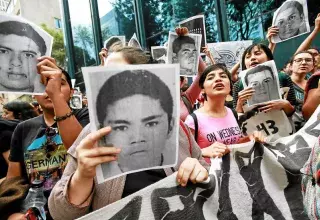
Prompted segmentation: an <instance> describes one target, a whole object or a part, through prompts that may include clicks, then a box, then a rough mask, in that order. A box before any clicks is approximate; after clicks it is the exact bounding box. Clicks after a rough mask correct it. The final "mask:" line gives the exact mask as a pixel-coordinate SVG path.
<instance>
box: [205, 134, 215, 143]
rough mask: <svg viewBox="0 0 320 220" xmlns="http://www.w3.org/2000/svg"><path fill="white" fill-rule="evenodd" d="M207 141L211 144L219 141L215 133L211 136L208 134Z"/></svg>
mask: <svg viewBox="0 0 320 220" xmlns="http://www.w3.org/2000/svg"><path fill="white" fill-rule="evenodd" d="M207 140H208V141H209V142H211V143H212V142H215V141H217V137H216V135H215V134H214V132H212V133H211V134H207Z"/></svg>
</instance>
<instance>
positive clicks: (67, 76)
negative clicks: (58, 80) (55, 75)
mask: <svg viewBox="0 0 320 220" xmlns="http://www.w3.org/2000/svg"><path fill="white" fill-rule="evenodd" d="M59 69H60V70H61V71H62V74H63V75H64V76H65V77H66V80H67V83H68V85H69V87H70V89H72V82H71V77H70V75H69V73H68V72H67V71H65V70H64V69H62V68H61V67H59Z"/></svg>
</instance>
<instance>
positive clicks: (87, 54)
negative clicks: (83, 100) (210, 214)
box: [69, 0, 97, 91]
mask: <svg viewBox="0 0 320 220" xmlns="http://www.w3.org/2000/svg"><path fill="white" fill-rule="evenodd" d="M69 10H70V20H71V28H72V36H73V42H74V53H75V57H74V60H75V66H76V70H75V71H76V72H75V78H76V86H79V87H80V89H81V91H84V83H83V77H82V72H81V67H85V66H95V65H96V64H97V61H96V59H95V57H96V56H95V49H94V42H93V30H92V22H91V14H90V4H89V0H69Z"/></svg>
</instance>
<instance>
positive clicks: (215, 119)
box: [185, 64, 263, 163]
mask: <svg viewBox="0 0 320 220" xmlns="http://www.w3.org/2000/svg"><path fill="white" fill-rule="evenodd" d="M199 86H200V88H201V89H202V96H203V97H204V99H205V101H204V106H203V107H202V108H200V109H199V110H196V111H195V112H194V113H193V114H191V115H189V116H188V117H187V119H186V121H185V123H186V124H187V125H188V126H189V127H190V128H191V131H192V133H193V134H194V136H195V140H196V141H197V143H198V144H199V146H200V148H201V151H202V156H203V157H206V158H205V159H206V161H207V162H208V163H210V159H209V158H211V157H222V156H223V155H224V154H226V153H228V152H229V149H228V145H231V144H236V143H238V142H239V140H240V138H241V137H242V134H241V129H240V128H239V126H238V123H237V120H238V116H237V114H236V112H235V111H233V110H231V109H230V108H228V107H226V106H225V100H226V96H227V95H228V94H229V93H230V90H231V88H232V83H231V74H230V72H229V71H228V69H227V68H226V67H225V66H224V65H222V64H214V65H212V66H209V67H207V68H206V70H205V71H204V72H203V74H202V75H201V77H200V80H199ZM259 135H260V136H259ZM253 137H256V138H258V139H259V140H263V137H262V135H261V134H258V133H255V134H254V136H252V138H253Z"/></svg>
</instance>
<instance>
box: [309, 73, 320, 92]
mask: <svg viewBox="0 0 320 220" xmlns="http://www.w3.org/2000/svg"><path fill="white" fill-rule="evenodd" d="M319 79H320V76H315V77H312V80H311V81H310V85H309V90H310V89H316V88H318V83H319Z"/></svg>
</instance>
